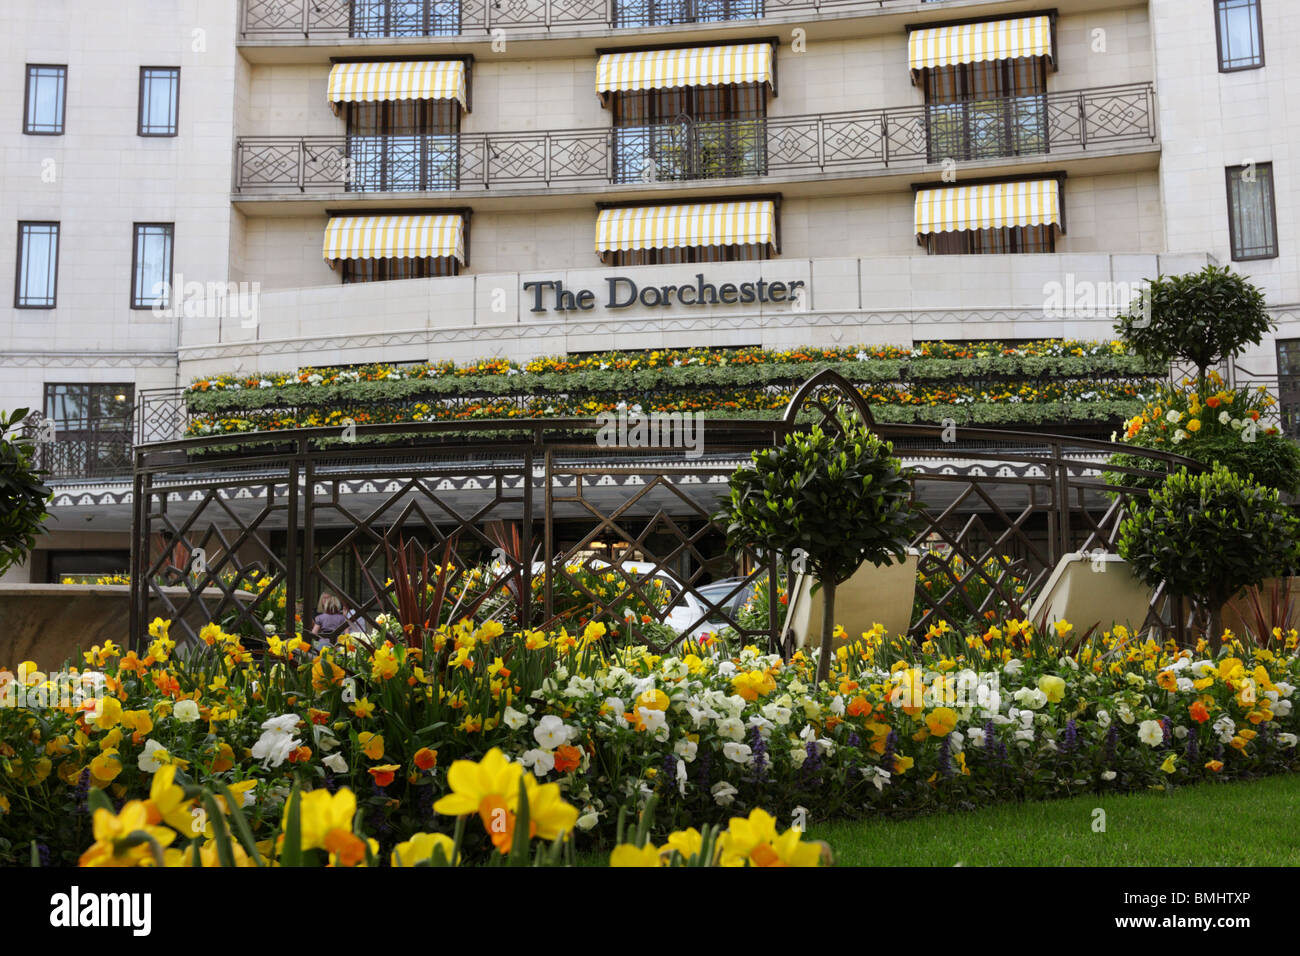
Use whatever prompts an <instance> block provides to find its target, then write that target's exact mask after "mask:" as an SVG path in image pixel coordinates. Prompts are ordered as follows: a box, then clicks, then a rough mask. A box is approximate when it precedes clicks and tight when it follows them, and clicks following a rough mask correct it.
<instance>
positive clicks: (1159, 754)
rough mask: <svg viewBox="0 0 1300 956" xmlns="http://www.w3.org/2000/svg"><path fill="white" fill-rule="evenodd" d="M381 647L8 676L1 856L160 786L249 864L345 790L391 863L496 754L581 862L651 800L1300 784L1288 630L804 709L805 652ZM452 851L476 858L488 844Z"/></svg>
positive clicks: (534, 645)
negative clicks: (104, 802)
mask: <svg viewBox="0 0 1300 956" xmlns="http://www.w3.org/2000/svg"><path fill="white" fill-rule="evenodd" d="M384 627H385V629H386V630H385V631H384V632H383V633H380V634H376V635H373V636H372V637H371V638H370V639H367V640H365V641H363V640H361V639H359V638H358V639H350V638H345V639H344V643H342V644H341V645H340V646H338V647H335V648H332V649H329V650H326V651H324V652H322V653H321V654H319V655H318V656H317V655H314V654H312V653H311V652H310V650H309V648H308V647H307V646H306V645H305V644H304V643H303V642H302V641H301V640H298V639H296V638H290V639H288V640H282V639H279V638H272V639H271V642H270V648H269V650H268V652H267V654H266V655H265V657H264V658H262V659H258V658H255V657H254V656H253V655H252V654H251V653H250V651H249V650H248V649H247V648H245V647H244V646H243V644H242V643H241V642H240V640H239V639H238V638H237V637H235V636H232V635H228V634H225V633H223V632H222V631H221V630H220V628H218V627H215V626H213V627H209V628H208V629H207V630H206V631H205V632H204V639H205V641H206V642H207V644H208V645H209V646H208V647H206V648H203V649H200V650H198V651H191V652H189V653H184V654H183V653H179V652H178V651H177V649H176V647H175V645H174V644H173V642H172V641H170V640H169V639H168V638H167V626H166V624H165V623H164V622H161V621H157V622H155V623H154V625H153V627H152V628H151V634H152V642H151V644H150V646H149V648H148V650H147V651H145V652H143V654H137V653H135V652H130V653H127V654H122V652H121V650H120V649H119V648H117V647H114V646H105V647H96V648H92V649H91V650H90V651H89V652H87V655H86V660H85V661H84V662H83V663H84V670H83V671H82V672H81V673H80V674H77V675H69V674H67V673H65V674H63V675H56V677H55V678H54V679H53V680H47V678H46V676H45V675H40V674H35V673H31V672H30V668H23V667H19V668H18V669H17V674H16V675H10V677H14V678H15V679H8V680H7V682H6V683H5V686H4V689H3V694H4V700H5V702H6V703H8V704H10V706H7V707H4V708H0V741H3V743H0V812H2V813H3V814H4V817H3V819H4V825H3V830H0V832H2V833H3V837H2V838H0V840H2V842H0V857H2V858H3V859H4V861H6V862H9V863H13V862H17V861H23V862H26V861H27V859H28V858H29V855H30V852H31V849H30V848H31V844H32V842H33V841H34V842H35V843H36V844H37V845H38V847H37V849H38V850H40V847H42V846H43V847H44V849H43V851H41V852H43V853H44V854H45V857H46V858H47V859H49V860H50V861H52V862H56V863H69V862H74V861H75V860H77V859H78V858H79V857H80V856H81V854H82V853H83V851H85V849H86V847H88V846H91V845H92V844H94V843H95V842H96V837H95V835H94V834H92V827H91V818H90V816H89V814H88V812H87V811H88V810H89V809H90V791H91V790H92V789H94V790H102V791H104V794H105V796H107V797H108V798H110V799H112V800H115V801H117V802H119V803H120V802H122V801H130V800H143V799H146V798H148V797H149V794H150V793H151V788H152V787H154V786H155V784H156V781H157V779H158V778H157V776H156V775H157V774H158V772H159V771H160V770H161V769H163V768H166V767H175V768H177V769H176V771H175V772H176V774H177V779H178V780H184V781H189V782H192V783H202V784H205V785H207V786H209V787H213V788H215V787H217V785H218V784H220V785H223V786H226V787H227V788H228V789H229V790H230V791H231V792H232V793H237V794H239V797H238V800H239V802H240V803H243V804H244V805H245V806H244V815H245V816H246V817H247V823H248V826H249V829H250V831H251V835H252V836H253V837H254V838H255V839H256V840H267V839H272V840H273V839H274V838H275V836H276V835H277V834H278V833H279V832H280V829H281V825H282V820H283V819H284V813H285V802H286V800H287V799H288V798H289V797H290V795H291V793H292V792H293V788H294V787H300V788H302V789H303V790H307V791H312V790H315V791H324V790H332V789H337V788H340V787H347V788H348V789H350V790H351V792H353V793H354V794H355V795H356V800H357V811H358V813H359V814H360V816H359V818H358V819H359V820H360V821H361V825H360V827H359V829H361V830H362V831H363V832H364V833H365V834H367V836H368V837H370V838H373V839H374V840H375V841H376V849H375V851H374V853H373V855H374V856H375V857H376V858H378V859H384V860H387V859H388V858H389V855H390V853H391V851H392V849H393V848H394V847H396V846H397V845H398V844H400V843H403V842H407V841H410V840H411V839H413V838H414V835H415V834H419V833H423V834H432V833H437V832H442V833H451V832H452V829H453V824H452V821H451V820H450V819H449V818H448V817H446V816H445V815H443V814H440V813H439V812H437V809H436V808H437V805H438V802H439V801H440V800H442V799H444V798H445V797H447V796H448V794H449V793H452V792H454V791H455V789H456V785H455V781H454V780H452V779H449V777H448V774H447V772H446V769H445V768H448V767H449V766H451V765H452V764H453V763H454V761H456V760H458V759H469V760H474V761H479V760H481V759H482V758H483V757H484V756H485V755H486V754H488V752H489V751H491V750H492V749H493V748H500V749H501V750H502V751H503V752H504V754H505V755H506V756H508V757H509V758H510V759H511V760H512V761H514V762H517V763H518V764H520V765H522V767H523V768H525V769H526V770H527V771H528V773H529V774H530V775H531V776H532V777H533V778H535V780H536V782H537V783H539V784H550V783H554V784H558V789H557V791H556V792H557V793H558V794H560V795H561V796H562V797H563V799H564V800H565V801H566V802H567V803H569V804H571V805H572V806H573V807H574V808H575V814H574V826H575V827H576V830H577V831H578V833H579V840H580V841H582V845H586V844H587V843H590V842H591V841H592V840H596V841H598V842H600V843H603V844H604V845H605V846H609V845H610V844H611V843H612V842H613V841H614V839H615V832H614V831H615V828H616V826H617V821H618V818H619V814H620V810H624V811H631V812H635V810H636V809H637V808H638V807H640V806H641V805H642V804H643V803H644V802H645V801H646V800H647V799H648V798H649V797H650V796H652V795H653V796H655V797H656V799H657V802H658V815H657V825H658V826H659V827H660V830H659V831H657V832H667V831H680V830H682V829H683V828H684V827H693V826H696V827H697V826H700V825H702V824H706V823H715V822H716V823H721V822H723V821H725V820H726V819H728V818H730V817H731V816H733V815H735V814H737V813H740V814H747V813H748V812H749V811H750V810H752V809H755V808H760V807H761V808H764V809H766V810H769V811H771V812H772V813H773V815H774V817H775V819H777V820H785V821H789V820H790V819H791V815H792V814H795V813H801V812H806V814H807V816H808V818H810V819H814V820H818V819H826V818H828V817H831V816H836V815H857V814H864V813H875V812H891V813H892V812H916V811H922V810H927V809H930V808H936V807H944V806H967V805H970V804H973V803H975V804H978V803H986V802H990V801H995V800H1004V799H1022V798H1041V797H1049V796H1055V795H1063V794H1071V793H1080V792H1089V791H1102V792H1104V791H1114V790H1130V789H1144V788H1148V787H1153V786H1154V787H1167V786H1173V785H1177V784H1182V783H1189V782H1193V781H1197V780H1202V779H1205V778H1224V777H1234V776H1250V775H1256V774H1262V773H1270V772H1278V771H1283V770H1289V769H1294V768H1295V767H1296V765H1297V753H1296V742H1297V737H1296V732H1297V729H1298V728H1297V717H1296V715H1295V713H1294V711H1293V709H1292V696H1293V692H1294V689H1295V684H1296V682H1297V670H1298V668H1300V665H1298V664H1297V657H1296V643H1297V634H1296V632H1294V631H1292V632H1291V633H1290V634H1285V635H1283V634H1281V633H1276V634H1275V635H1274V636H1273V637H1272V638H1270V639H1269V640H1268V641H1267V643H1266V645H1264V646H1251V647H1246V646H1244V645H1243V644H1242V643H1241V642H1240V641H1238V640H1237V639H1236V638H1235V637H1233V636H1232V635H1227V636H1226V640H1225V647H1224V650H1223V651H1222V652H1221V653H1220V655H1219V656H1218V657H1217V658H1216V659H1211V658H1210V656H1209V655H1207V653H1206V652H1205V650H1204V648H1200V647H1198V648H1196V649H1183V650H1179V649H1176V648H1174V647H1172V646H1160V645H1156V644H1154V643H1151V642H1142V641H1140V640H1139V639H1137V638H1136V637H1134V636H1132V635H1129V634H1128V633H1127V632H1125V631H1123V630H1122V629H1116V631H1114V632H1109V633H1107V634H1105V635H1103V636H1101V637H1097V638H1092V639H1088V640H1084V641H1079V640H1077V639H1076V638H1075V637H1074V635H1072V634H1071V633H1070V630H1069V627H1068V625H1062V626H1060V627H1059V628H1058V629H1057V631H1056V632H1054V633H1052V634H1049V635H1041V634H1035V633H1034V631H1033V629H1032V627H1031V626H1029V625H1027V624H1024V623H1022V622H1019V621H1008V622H1006V623H1005V624H1003V625H1002V626H1000V627H989V628H988V629H987V630H985V631H983V632H974V633H966V634H959V633H956V632H953V631H951V630H950V629H949V628H947V627H946V626H945V625H942V624H941V625H938V626H936V627H935V628H933V629H932V630H931V632H930V634H929V635H928V637H927V639H926V640H925V641H924V642H923V643H922V644H921V645H920V646H916V645H913V644H912V643H911V642H908V641H906V640H900V639H898V638H894V637H890V636H888V635H884V634H882V633H880V632H879V630H878V629H877V630H874V631H871V632H868V633H866V634H864V635H863V636H862V638H861V639H860V640H858V641H856V642H854V643H853V644H852V645H850V646H849V647H846V648H844V649H843V650H841V651H840V652H838V654H837V657H836V659H835V661H834V666H833V668H832V673H831V679H830V680H829V681H828V682H826V683H824V684H822V685H821V686H814V685H813V682H812V674H813V664H814V662H813V661H810V660H809V659H807V658H806V657H804V656H803V655H802V654H800V655H796V657H795V658H794V659H793V660H791V661H789V662H785V663H783V662H782V661H781V660H780V659H779V658H778V657H775V656H771V655H766V654H763V653H760V652H759V651H758V650H757V649H755V648H752V647H751V648H746V649H744V650H742V651H740V652H739V653H736V654H735V655H734V656H733V657H726V658H718V657H714V656H713V653H712V649H711V647H710V646H709V643H711V642H706V643H704V644H689V645H683V646H682V648H681V649H680V652H679V653H677V654H674V655H671V656H658V655H654V654H650V653H648V652H647V651H646V650H645V649H644V648H630V647H624V648H620V649H615V650H606V649H605V648H604V634H603V627H602V626H601V625H595V624H593V625H589V626H588V627H587V628H586V629H585V630H584V631H583V632H582V633H580V634H575V633H569V632H566V631H563V630H560V631H556V632H552V633H546V634H543V633H539V632H526V633H521V634H514V635H507V634H504V633H502V632H501V628H500V627H499V625H493V624H492V623H490V622H489V623H487V624H484V625H482V626H480V627H478V628H474V627H473V626H472V625H470V624H468V623H461V624H458V625H456V626H454V627H452V628H450V629H443V630H442V631H440V632H439V633H438V634H437V635H435V636H433V637H432V638H430V639H428V640H427V641H426V642H425V643H424V644H423V646H420V647H410V648H408V647H407V646H406V645H405V643H404V636H403V634H402V633H401V629H400V628H399V627H398V626H397V624H396V622H395V621H386V622H385V623H384ZM87 673H88V674H90V675H91V676H89V677H87V676H85V675H86V674H87ZM0 679H4V678H0ZM60 686H64V687H66V688H67V690H66V692H65V693H64V694H63V696H59V687H60ZM42 695H43V696H42ZM218 792H219V791H218ZM96 799H97V798H96ZM313 799H316V798H313ZM322 799H323V798H322ZM800 808H802V810H801V809H800ZM101 809H103V807H101ZM123 812H125V811H123ZM106 826H107V824H106ZM209 850H210V852H213V853H215V852H216V848H215V847H210V848H209ZM195 852H202V848H200V849H199V850H197V851H195ZM464 852H465V854H466V858H467V859H470V858H473V859H485V858H490V857H491V855H492V852H493V845H492V844H491V842H490V840H489V838H488V834H487V833H486V832H484V833H477V832H474V833H470V834H467V835H466V836H465V842H464Z"/></svg>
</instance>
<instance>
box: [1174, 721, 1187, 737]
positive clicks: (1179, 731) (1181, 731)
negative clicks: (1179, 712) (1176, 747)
mask: <svg viewBox="0 0 1300 956" xmlns="http://www.w3.org/2000/svg"><path fill="white" fill-rule="evenodd" d="M1174 736H1175V737H1177V738H1178V739H1179V740H1186V739H1187V728H1186V727H1184V726H1183V725H1182V724H1179V725H1178V726H1177V727H1175V728H1174Z"/></svg>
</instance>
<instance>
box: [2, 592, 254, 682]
mask: <svg viewBox="0 0 1300 956" xmlns="http://www.w3.org/2000/svg"><path fill="white" fill-rule="evenodd" d="M162 590H163V593H164V594H166V595H167V597H168V598H169V599H170V600H171V601H173V602H180V601H183V600H185V598H186V597H187V596H188V594H189V590H188V589H187V588H184V587H169V588H163V589H162ZM130 593H131V589H130V587H128V586H127V585H124V584H116V585H108V584H0V666H6V667H9V668H10V669H13V668H15V667H17V666H18V665H19V664H21V663H22V662H23V661H35V662H36V663H37V664H39V665H40V667H41V669H42V670H47V671H48V670H57V669H58V668H59V667H61V666H62V665H63V664H64V663H66V662H72V663H74V664H76V665H77V666H79V667H80V666H84V664H83V661H82V657H81V651H82V650H84V649H86V648H89V647H92V646H94V645H95V644H103V643H104V642H105V641H113V642H115V643H117V644H119V645H121V644H124V643H125V641H126V637H127V627H128V621H129V616H130ZM235 595H236V597H237V598H239V599H240V600H247V601H250V602H251V601H252V600H253V599H254V598H255V597H256V595H254V594H251V593H249V592H247V591H236V592H235ZM202 597H203V603H204V605H205V606H206V607H207V609H208V611H209V613H211V611H212V610H213V609H215V608H217V607H219V606H220V604H221V602H222V600H223V599H224V598H225V594H224V592H222V591H221V590H220V589H219V588H207V589H205V590H204V591H203V592H202ZM149 614H150V619H151V620H152V618H153V617H155V616H157V617H164V616H166V615H165V614H164V607H163V604H162V602H161V601H159V600H158V599H157V598H152V597H151V600H150V602H149ZM185 619H186V620H187V621H189V622H190V623H191V625H193V626H194V629H195V630H198V628H199V627H201V626H202V625H203V623H204V622H205V621H206V620H207V618H206V617H205V616H203V615H201V614H200V612H199V609H198V608H197V607H196V608H193V609H192V610H191V611H190V612H189V613H188V614H186V615H185Z"/></svg>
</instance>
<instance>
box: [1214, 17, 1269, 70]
mask: <svg viewBox="0 0 1300 956" xmlns="http://www.w3.org/2000/svg"><path fill="white" fill-rule="evenodd" d="M1259 3H1260V0H1214V32H1215V35H1216V36H1217V37H1218V40H1219V72H1220V73H1231V72H1233V71H1234V70H1258V69H1259V68H1260V67H1262V66H1263V65H1264V18H1263V15H1262V14H1261V13H1260V9H1259Z"/></svg>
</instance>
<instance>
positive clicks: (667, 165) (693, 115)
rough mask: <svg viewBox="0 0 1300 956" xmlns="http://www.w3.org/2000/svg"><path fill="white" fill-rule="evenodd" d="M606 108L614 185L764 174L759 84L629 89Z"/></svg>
mask: <svg viewBox="0 0 1300 956" xmlns="http://www.w3.org/2000/svg"><path fill="white" fill-rule="evenodd" d="M610 105H611V109H612V111H613V122H614V181H615V182H616V183H634V182H672V181H679V180H688V179H721V178H726V177H731V176H762V175H765V174H766V173H767V126H766V118H767V86H766V84H762V83H729V84H726V85H719V86H684V87H674V88H672V89H662V90H633V91H628V92H621V93H617V94H614V96H613V97H612V98H611V104H610Z"/></svg>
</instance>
